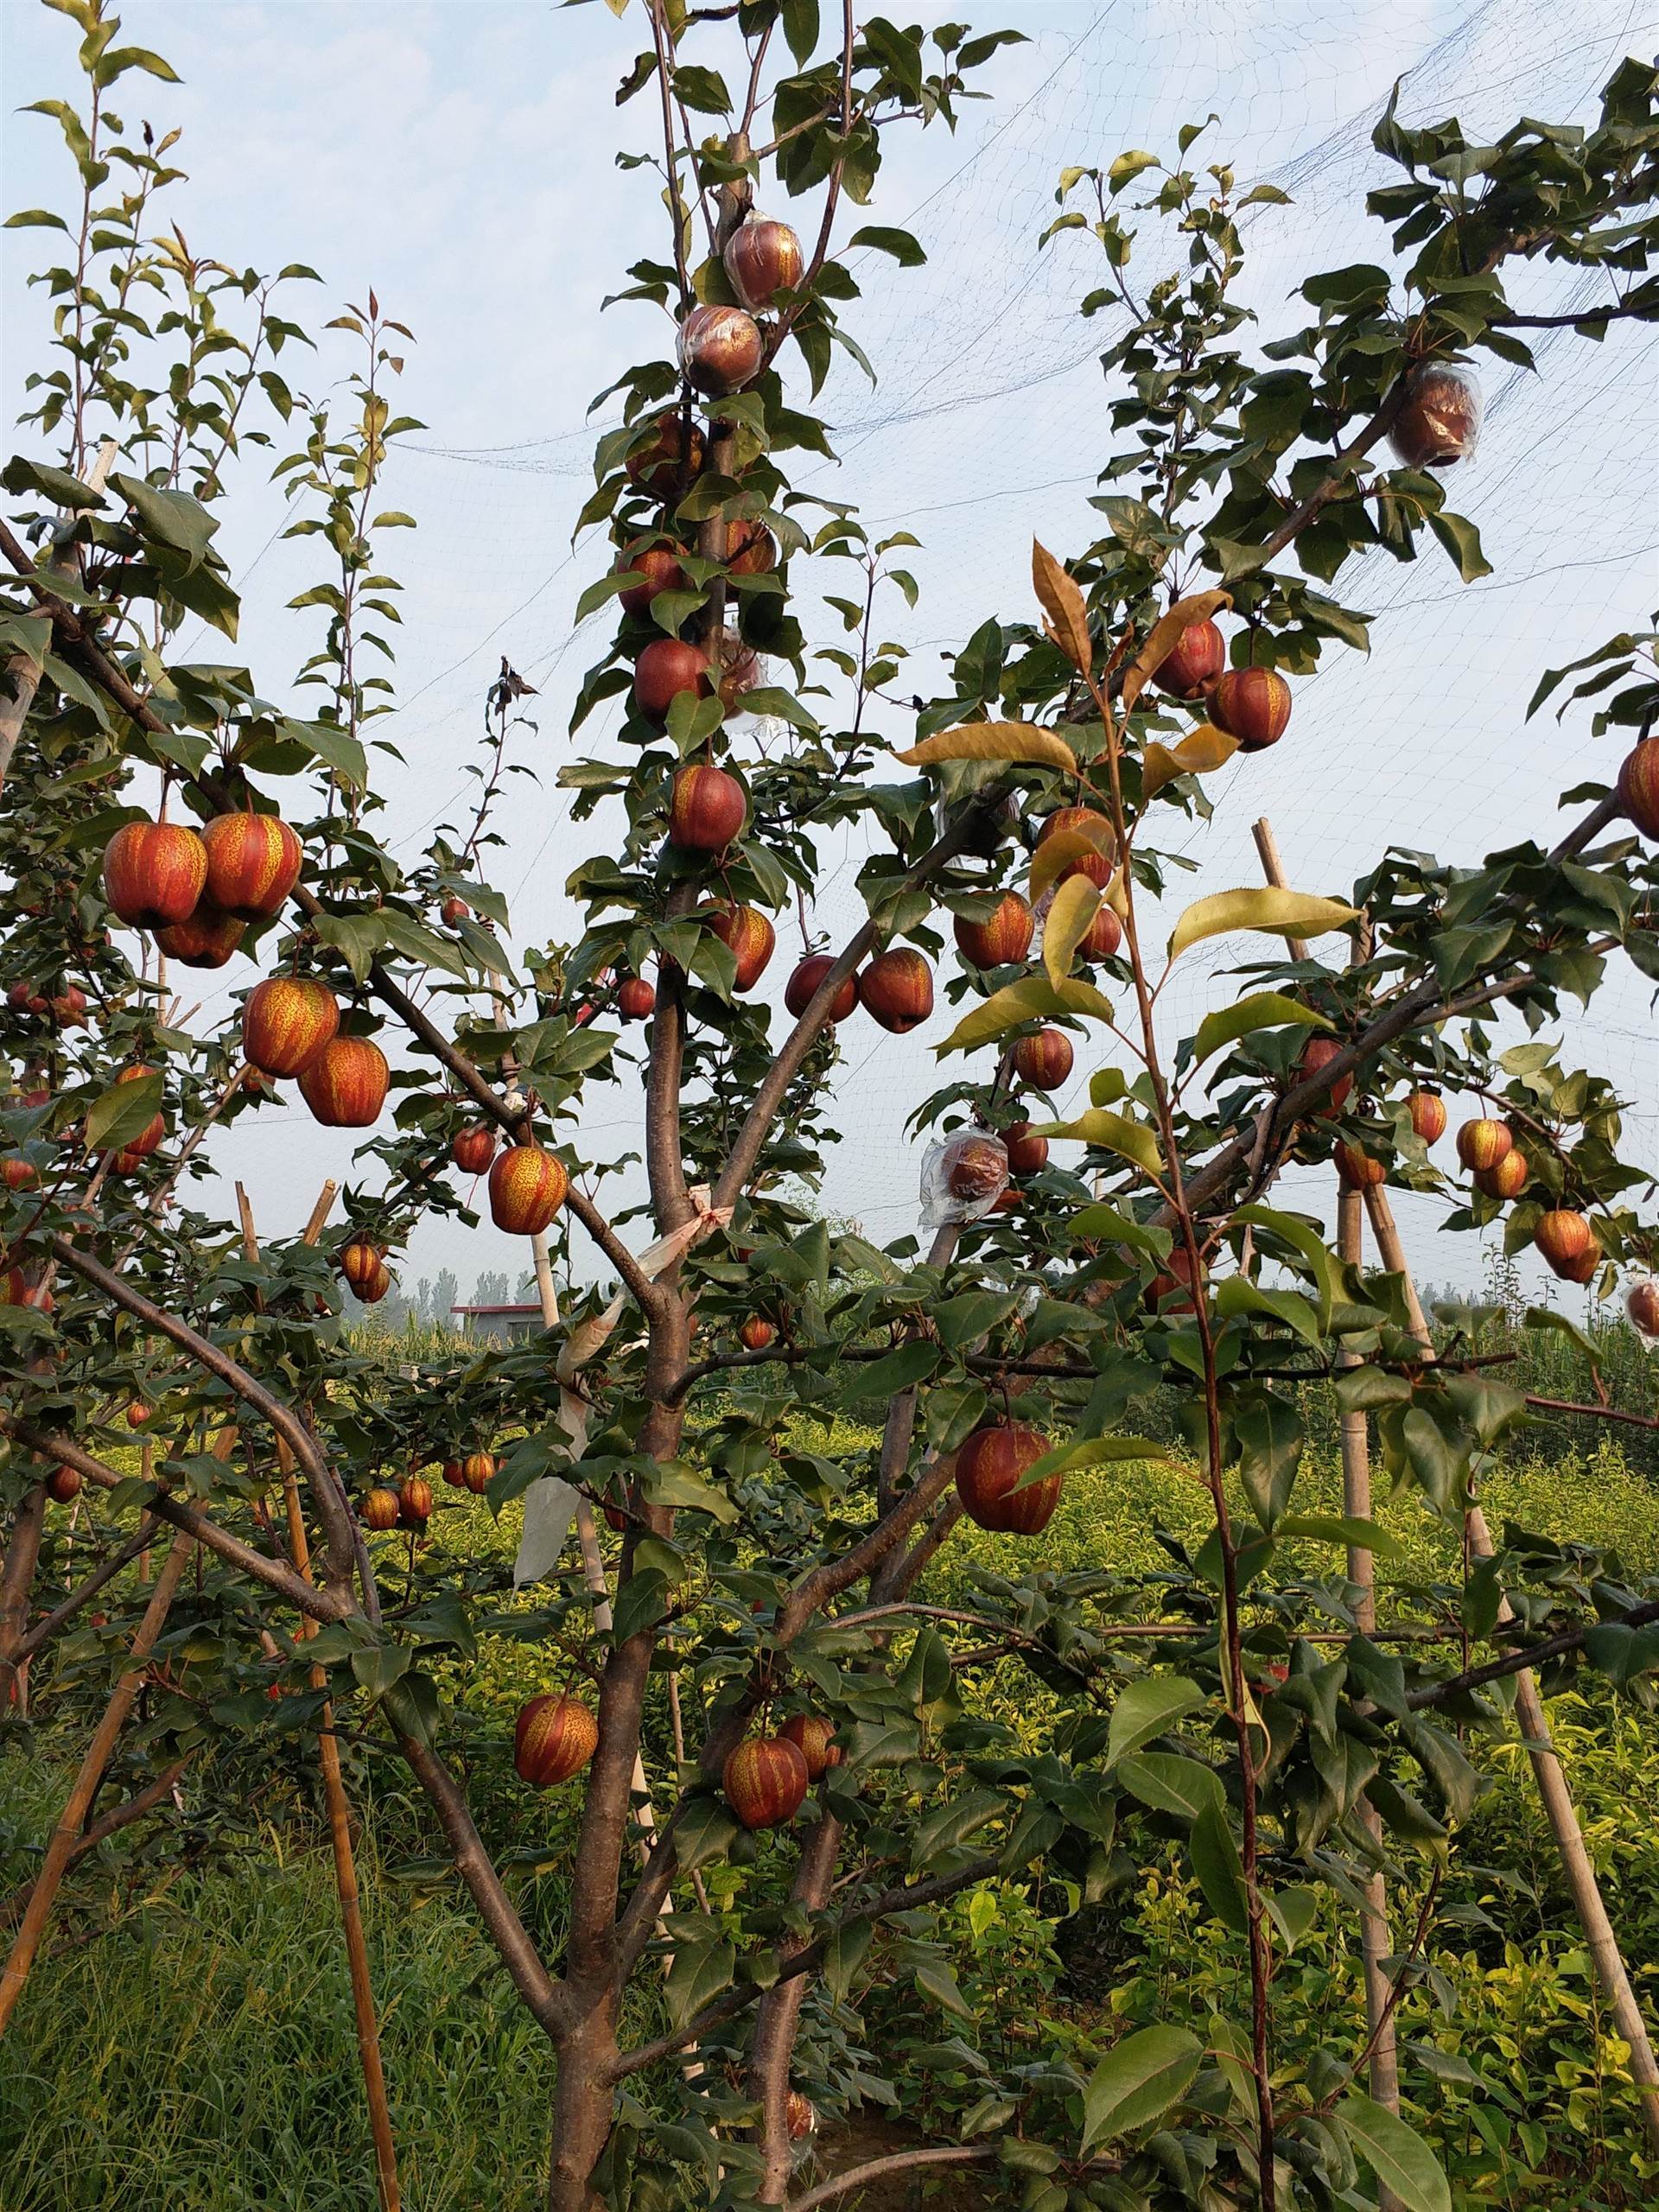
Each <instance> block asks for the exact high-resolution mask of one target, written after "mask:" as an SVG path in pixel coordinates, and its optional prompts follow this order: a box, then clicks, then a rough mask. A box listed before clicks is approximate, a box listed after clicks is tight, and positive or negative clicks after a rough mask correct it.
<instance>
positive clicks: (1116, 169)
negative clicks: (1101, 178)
mask: <svg viewBox="0 0 1659 2212" xmlns="http://www.w3.org/2000/svg"><path fill="white" fill-rule="evenodd" d="M1157 167H1158V156H1157V155H1156V154H1146V153H1142V152H1141V151H1140V150H1139V149H1133V148H1132V149H1130V151H1129V152H1128V153H1127V154H1120V155H1119V156H1118V157H1117V159H1116V161H1115V162H1113V163H1112V166H1111V167H1110V168H1109V169H1108V170H1107V172H1106V181H1107V184H1108V185H1109V188H1110V190H1111V194H1112V197H1113V198H1114V199H1116V196H1117V194H1119V193H1120V192H1122V189H1123V188H1124V186H1125V185H1126V184H1132V183H1133V182H1134V181H1135V178H1136V177H1138V176H1139V175H1140V174H1141V170H1142V169H1155V168H1157Z"/></svg>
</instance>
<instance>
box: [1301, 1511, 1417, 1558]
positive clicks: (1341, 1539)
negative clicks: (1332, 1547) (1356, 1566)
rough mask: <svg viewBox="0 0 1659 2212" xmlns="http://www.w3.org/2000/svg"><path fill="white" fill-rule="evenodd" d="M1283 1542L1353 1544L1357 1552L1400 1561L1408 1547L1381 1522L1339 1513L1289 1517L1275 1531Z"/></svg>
mask: <svg viewBox="0 0 1659 2212" xmlns="http://www.w3.org/2000/svg"><path fill="white" fill-rule="evenodd" d="M1273 1533H1274V1535H1275V1536H1277V1537H1279V1538H1280V1539H1281V1540H1284V1539H1287V1538H1289V1537H1292V1536H1306V1537H1309V1538H1311V1539H1312V1540H1313V1541H1314V1542H1316V1543H1325V1544H1351V1546H1352V1547H1353V1548H1354V1549H1355V1550H1356V1551H1365V1552H1379V1553H1388V1554H1392V1555H1393V1556H1394V1557H1395V1558H1398V1557H1400V1556H1401V1554H1402V1553H1403V1552H1404V1549H1405V1547H1404V1545H1403V1544H1402V1542H1401V1541H1400V1539H1399V1538H1398V1537H1397V1536H1391V1535H1389V1532H1388V1530H1387V1529H1385V1528H1383V1526H1382V1524H1381V1523H1380V1522H1376V1521H1364V1520H1361V1519H1360V1518H1359V1517H1358V1516H1354V1515H1345V1514H1339V1513H1287V1514H1286V1515H1285V1516H1283V1518H1282V1519H1281V1521H1280V1522H1279V1523H1278V1525H1277V1527H1276V1528H1275V1529H1274V1532H1273Z"/></svg>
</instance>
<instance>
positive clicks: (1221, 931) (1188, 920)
mask: <svg viewBox="0 0 1659 2212" xmlns="http://www.w3.org/2000/svg"><path fill="white" fill-rule="evenodd" d="M1357 919H1358V912H1357V909H1356V908H1354V907H1352V906H1344V905H1343V903H1342V901H1341V900H1340V899H1316V898H1314V897H1313V895H1312V894H1311V893H1308V892H1306V891H1274V890H1270V889H1262V890H1259V891H1217V893H1215V895H1214V896H1213V897H1212V898H1209V899H1198V900H1196V901H1195V902H1194V904H1193V905H1192V906H1189V907H1188V908H1187V910H1186V912H1185V913H1184V914H1183V915H1182V916H1181V918H1180V919H1179V921H1178V922H1177V923H1176V925H1175V927H1174V930H1173V932H1172V934H1171V937H1170V940H1169V957H1170V958H1171V959H1172V960H1173V959H1175V958H1176V957H1177V956H1178V955H1179V954H1180V953H1183V952H1185V950H1187V948H1188V946H1189V945H1194V944H1202V942H1203V941H1204V939H1205V938H1207V937H1228V936H1230V935H1231V933H1232V932H1233V931H1235V930H1266V931H1269V932H1270V933H1271V934H1273V935H1274V936H1276V937H1323V936H1324V935H1325V931H1327V930H1339V929H1341V928H1342V927H1343V926H1344V924H1345V923H1348V922H1352V921H1357Z"/></svg>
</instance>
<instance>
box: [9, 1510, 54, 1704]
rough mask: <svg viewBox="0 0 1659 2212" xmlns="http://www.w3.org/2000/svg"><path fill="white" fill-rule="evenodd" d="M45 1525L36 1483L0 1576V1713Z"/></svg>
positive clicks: (25, 1623) (12, 1684)
mask: <svg viewBox="0 0 1659 2212" xmlns="http://www.w3.org/2000/svg"><path fill="white" fill-rule="evenodd" d="M45 1526H46V1484H44V1483H36V1484H34V1486H33V1487H32V1488H31V1489H29V1490H28V1491H25V1492H24V1494H23V1502H22V1504H21V1505H20V1506H19V1507H18V1508H17V1517H16V1520H15V1521H14V1522H12V1524H11V1541H10V1543H9V1544H8V1545H7V1546H6V1564H5V1568H4V1571H3V1573H0V1713H3V1712H4V1711H5V1709H6V1707H7V1706H9V1705H10V1702H11V1698H12V1694H13V1691H14V1689H15V1688H16V1681H17V1647H18V1645H19V1644H20V1643H22V1640H23V1637H24V1635H25V1633H26V1631H27V1630H28V1627H29V1592H30V1591H31V1590H32V1589H33V1588H34V1587H35V1567H37V1566H38V1564H39V1562H40V1556H41V1531H42V1529H44V1528H45Z"/></svg>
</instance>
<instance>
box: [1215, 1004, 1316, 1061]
mask: <svg viewBox="0 0 1659 2212" xmlns="http://www.w3.org/2000/svg"><path fill="white" fill-rule="evenodd" d="M1289 1021H1300V1022H1301V1023H1302V1024H1303V1025H1304V1027H1306V1028H1309V1029H1329V1028H1330V1027H1332V1024H1331V1023H1330V1022H1329V1021H1328V1020H1326V1019H1325V1015H1324V1014H1315V1013H1314V1011H1313V1007H1311V1006H1304V1005H1303V1004H1302V1002H1301V1001H1300V999H1293V998H1287V996H1286V995H1285V994H1284V992H1283V991H1257V992H1256V993H1255V995H1254V996H1253V997H1250V998H1248V999H1237V1000H1236V1001H1234V1003H1233V1004H1232V1005H1231V1006H1224V1007H1217V1008H1216V1011H1215V1012H1214V1013H1213V1014H1205V1017H1204V1020H1202V1021H1201V1022H1200V1023H1199V1024H1198V1036H1197V1037H1196V1038H1195V1039H1194V1040H1193V1052H1192V1058H1193V1060H1194V1061H1195V1063H1196V1062H1202V1061H1205V1060H1207V1059H1208V1058H1210V1056H1211V1053H1212V1052H1220V1050H1221V1049H1222V1047H1223V1046H1224V1045H1232V1044H1236V1042H1237V1040H1238V1039H1240V1038H1241V1037H1248V1036H1249V1033H1250V1032H1251V1031H1252V1030H1253V1029H1279V1028H1282V1027H1284V1025H1285V1024H1286V1023H1287V1022H1289Z"/></svg>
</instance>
